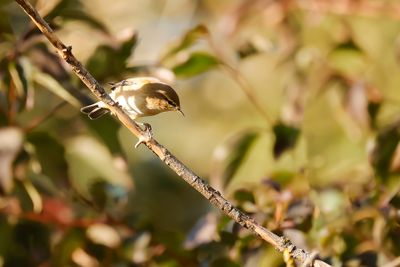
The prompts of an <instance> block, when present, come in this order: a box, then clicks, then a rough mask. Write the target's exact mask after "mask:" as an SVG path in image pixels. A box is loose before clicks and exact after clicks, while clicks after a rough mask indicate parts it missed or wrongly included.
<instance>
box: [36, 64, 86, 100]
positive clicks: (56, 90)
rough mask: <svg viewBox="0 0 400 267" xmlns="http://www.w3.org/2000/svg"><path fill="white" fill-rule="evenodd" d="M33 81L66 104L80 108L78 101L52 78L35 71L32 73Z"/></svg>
mask: <svg viewBox="0 0 400 267" xmlns="http://www.w3.org/2000/svg"><path fill="white" fill-rule="evenodd" d="M32 78H33V80H34V81H35V82H36V83H38V84H40V85H41V86H43V87H44V88H46V89H47V90H49V91H50V92H52V93H53V94H55V95H57V96H59V97H60V98H61V99H64V100H65V101H67V102H68V103H70V104H71V105H72V106H74V107H76V108H80V107H81V104H80V103H79V101H78V100H77V99H76V98H75V97H74V96H73V95H71V94H70V93H69V92H68V91H67V90H66V89H65V88H64V87H63V86H62V85H61V84H60V83H59V82H58V81H57V80H56V79H54V78H53V77H52V76H50V75H48V74H46V73H44V72H41V71H35V72H34V73H33V77H32Z"/></svg>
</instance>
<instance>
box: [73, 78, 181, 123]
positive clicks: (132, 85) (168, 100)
mask: <svg viewBox="0 0 400 267" xmlns="http://www.w3.org/2000/svg"><path fill="white" fill-rule="evenodd" d="M111 85H112V88H111V90H112V91H111V93H110V97H111V98H112V99H113V100H114V101H116V102H117V103H118V104H119V105H120V106H121V107H122V109H123V110H124V111H125V112H126V113H127V114H128V115H129V116H130V117H131V118H132V119H133V120H134V119H136V118H139V117H146V116H153V115H156V114H158V113H161V112H165V111H179V112H180V113H181V114H182V115H184V113H183V112H182V110H181V107H180V102H179V96H178V94H177V93H176V92H175V90H174V89H173V88H172V87H171V86H169V85H168V84H166V83H163V82H161V81H160V80H159V79H157V78H153V77H137V78H130V79H126V80H123V81H121V82H118V83H111ZM81 112H82V113H85V114H88V116H89V118H90V119H91V120H95V119H98V118H100V117H101V116H103V115H104V114H107V113H109V112H110V110H109V109H108V108H107V106H106V104H104V103H103V102H102V101H99V102H96V103H94V104H91V105H89V106H85V107H83V108H81Z"/></svg>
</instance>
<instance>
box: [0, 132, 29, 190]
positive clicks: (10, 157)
mask: <svg viewBox="0 0 400 267" xmlns="http://www.w3.org/2000/svg"><path fill="white" fill-rule="evenodd" d="M23 141H24V134H23V133H22V131H21V130H20V129H18V128H13V127H7V128H0V192H3V193H8V192H10V190H11V189H12V186H13V169H12V165H13V162H14V160H15V159H16V157H17V155H18V153H19V152H20V150H21V149H22V145H23Z"/></svg>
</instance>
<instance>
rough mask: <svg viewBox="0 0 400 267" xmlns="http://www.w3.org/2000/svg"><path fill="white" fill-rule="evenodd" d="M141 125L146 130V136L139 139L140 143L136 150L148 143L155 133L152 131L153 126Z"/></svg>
mask: <svg viewBox="0 0 400 267" xmlns="http://www.w3.org/2000/svg"><path fill="white" fill-rule="evenodd" d="M139 125H143V127H144V129H143V131H144V132H145V134H144V135H142V136H140V137H139V140H138V142H137V143H136V144H135V148H138V146H139V145H140V144H142V143H143V144H144V143H147V142H148V141H150V140H151V139H152V138H153V132H152V130H151V125H150V124H148V123H139Z"/></svg>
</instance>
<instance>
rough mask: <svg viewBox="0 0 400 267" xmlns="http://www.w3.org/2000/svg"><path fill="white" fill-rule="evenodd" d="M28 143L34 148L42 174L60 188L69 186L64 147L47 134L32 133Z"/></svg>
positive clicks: (29, 135) (28, 136)
mask: <svg viewBox="0 0 400 267" xmlns="http://www.w3.org/2000/svg"><path fill="white" fill-rule="evenodd" d="M27 141H28V142H29V143H30V144H32V145H33V147H34V156H35V157H36V158H37V160H38V161H39V163H40V167H41V173H43V174H44V175H46V176H48V177H50V179H51V181H52V182H53V183H55V184H57V185H58V186H60V185H63V184H64V185H65V184H67V180H66V179H67V177H68V176H67V171H68V166H67V161H66V160H65V148H64V145H63V144H62V143H60V142H59V140H57V139H55V138H54V137H52V136H51V135H50V134H49V133H47V132H31V133H29V134H28V135H27ZM50 159H51V160H50Z"/></svg>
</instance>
